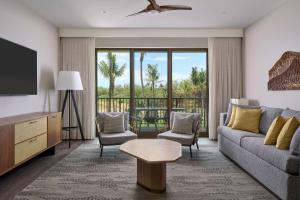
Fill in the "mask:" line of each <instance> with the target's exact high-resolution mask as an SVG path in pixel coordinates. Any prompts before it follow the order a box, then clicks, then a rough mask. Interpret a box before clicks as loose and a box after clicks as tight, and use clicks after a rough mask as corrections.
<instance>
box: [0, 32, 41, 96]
mask: <svg viewBox="0 0 300 200" xmlns="http://www.w3.org/2000/svg"><path fill="white" fill-rule="evenodd" d="M36 94H37V52H36V51H34V50H32V49H29V48H27V47H24V46H21V45H18V44H16V43H13V42H10V41H7V40H5V39H3V38H0V95H36Z"/></svg>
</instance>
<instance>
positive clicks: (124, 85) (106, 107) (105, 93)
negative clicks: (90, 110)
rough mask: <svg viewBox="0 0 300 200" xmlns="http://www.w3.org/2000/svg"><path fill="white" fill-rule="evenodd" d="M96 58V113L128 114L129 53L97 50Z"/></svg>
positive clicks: (125, 51)
mask: <svg viewBox="0 0 300 200" xmlns="http://www.w3.org/2000/svg"><path fill="white" fill-rule="evenodd" d="M96 58H97V91H96V93H97V112H124V111H126V112H129V110H130V109H129V105H130V104H129V101H130V53H129V51H127V50H122V51H115V50H112V51H111V50H99V51H97V53H96Z"/></svg>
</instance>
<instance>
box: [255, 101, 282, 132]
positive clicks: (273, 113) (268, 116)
mask: <svg viewBox="0 0 300 200" xmlns="http://www.w3.org/2000/svg"><path fill="white" fill-rule="evenodd" d="M261 109H262V115H261V118H260V123H259V131H260V133H262V134H266V133H267V132H268V130H269V127H270V126H271V124H272V122H273V120H274V119H275V118H276V117H277V116H280V114H281V113H282V111H283V109H281V108H269V107H266V106H262V107H261Z"/></svg>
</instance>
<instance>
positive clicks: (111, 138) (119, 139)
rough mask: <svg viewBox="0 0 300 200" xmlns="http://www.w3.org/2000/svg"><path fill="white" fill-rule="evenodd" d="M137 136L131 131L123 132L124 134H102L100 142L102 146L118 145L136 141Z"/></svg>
mask: <svg viewBox="0 0 300 200" xmlns="http://www.w3.org/2000/svg"><path fill="white" fill-rule="evenodd" d="M136 138H137V136H136V134H134V133H133V132H131V131H125V132H124V133H109V134H106V133H102V134H101V135H100V140H101V143H102V144H103V145H118V144H123V143H124V142H127V141H128V140H133V139H136Z"/></svg>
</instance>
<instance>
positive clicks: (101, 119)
mask: <svg viewBox="0 0 300 200" xmlns="http://www.w3.org/2000/svg"><path fill="white" fill-rule="evenodd" d="M104 113H107V114H110V115H119V114H121V113H123V114H124V128H125V130H128V124H129V113H128V112H99V113H98V116H97V118H98V120H100V123H99V122H98V123H99V125H100V126H99V128H100V131H101V132H103V128H104V127H103V125H104V124H103V114H104ZM101 121H102V122H101Z"/></svg>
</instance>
